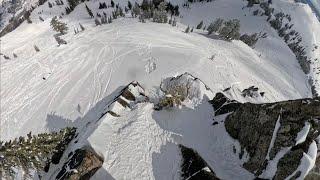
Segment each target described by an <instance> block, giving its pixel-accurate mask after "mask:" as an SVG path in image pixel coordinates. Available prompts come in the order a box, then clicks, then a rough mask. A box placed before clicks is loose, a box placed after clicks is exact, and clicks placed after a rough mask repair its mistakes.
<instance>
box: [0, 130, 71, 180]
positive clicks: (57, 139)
mask: <svg viewBox="0 0 320 180" xmlns="http://www.w3.org/2000/svg"><path fill="white" fill-rule="evenodd" d="M75 134H76V128H69V127H67V128H64V129H62V130H60V131H59V132H53V133H42V134H38V135H32V134H31V132H30V133H29V134H27V137H22V136H20V137H19V138H15V139H14V140H13V141H12V140H10V141H7V142H2V141H0V172H1V173H2V174H0V175H1V176H2V177H0V178H4V179H11V178H13V176H14V175H15V173H16V172H15V169H21V170H22V171H23V172H24V174H25V175H26V177H27V176H29V175H30V170H36V171H43V170H44V167H45V165H46V164H47V163H48V162H50V161H52V159H57V158H59V157H60V158H61V156H62V154H61V151H62V152H63V151H64V150H65V149H66V147H67V145H68V144H69V143H70V142H71V140H72V139H73V138H74V137H75ZM54 156H55V157H54Z"/></svg>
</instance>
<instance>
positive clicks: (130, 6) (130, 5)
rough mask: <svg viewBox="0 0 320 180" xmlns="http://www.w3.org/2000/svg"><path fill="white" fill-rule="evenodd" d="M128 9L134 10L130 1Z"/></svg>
mask: <svg viewBox="0 0 320 180" xmlns="http://www.w3.org/2000/svg"><path fill="white" fill-rule="evenodd" d="M128 8H129V9H130V10H131V9H132V4H131V2H130V1H128Z"/></svg>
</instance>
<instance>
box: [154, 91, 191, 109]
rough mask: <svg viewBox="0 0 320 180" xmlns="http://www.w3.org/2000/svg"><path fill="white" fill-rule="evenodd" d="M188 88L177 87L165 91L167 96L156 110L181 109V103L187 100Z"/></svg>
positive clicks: (161, 100)
mask: <svg viewBox="0 0 320 180" xmlns="http://www.w3.org/2000/svg"><path fill="white" fill-rule="evenodd" d="M186 89H187V87H185V86H182V85H176V86H174V87H171V88H170V89H168V90H167V91H165V92H164V93H165V96H164V97H163V98H161V99H160V101H159V103H158V104H157V105H156V109H158V110H161V109H164V108H173V107H180V106H181V103H182V102H183V101H184V100H185V99H186V98H187V96H188V94H187V92H188V91H187V90H186Z"/></svg>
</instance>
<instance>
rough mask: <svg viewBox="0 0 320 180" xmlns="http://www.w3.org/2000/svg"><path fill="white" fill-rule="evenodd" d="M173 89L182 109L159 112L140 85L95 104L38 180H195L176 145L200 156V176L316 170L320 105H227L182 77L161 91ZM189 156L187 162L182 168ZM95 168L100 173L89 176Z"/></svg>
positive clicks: (242, 176)
mask: <svg viewBox="0 0 320 180" xmlns="http://www.w3.org/2000/svg"><path fill="white" fill-rule="evenodd" d="M177 85H179V86H182V87H185V88H188V89H187V99H186V100H185V101H183V102H182V107H181V108H169V109H162V110H156V109H155V107H156V105H155V104H156V103H155V104H154V103H153V102H151V101H150V100H152V99H150V98H149V97H148V96H146V94H145V93H146V92H145V90H144V89H143V87H142V86H141V85H140V84H139V83H137V82H132V83H130V84H129V85H128V86H126V87H124V88H123V89H122V90H117V91H115V92H114V95H113V96H114V99H113V100H111V101H109V102H107V101H105V102H104V103H103V102H101V103H99V106H102V107H103V108H98V109H95V110H94V111H95V114H94V115H95V116H92V114H91V115H88V116H85V117H84V118H83V119H81V120H80V121H81V122H82V126H81V127H79V128H78V133H79V134H78V135H77V136H76V137H75V139H74V140H73V141H72V142H71V144H70V145H69V148H68V149H67V150H66V151H65V153H64V156H63V157H62V158H61V159H60V163H58V164H56V165H54V164H51V165H50V169H49V171H48V172H47V173H44V174H42V178H43V179H68V178H71V179H73V178H74V177H78V178H79V177H82V176H83V175H84V174H86V173H87V174H91V175H90V176H92V177H91V179H97V180H99V179H105V178H108V179H181V177H184V178H182V179H188V178H190V179H197V178H195V177H196V176H197V177H199V174H201V173H199V172H200V170H199V171H198V172H197V173H191V174H189V176H186V175H187V174H188V171H192V169H195V168H199V166H200V167H201V165H200V164H197V163H196V159H195V157H191V155H190V154H189V155H188V154H187V155H185V154H183V155H182V153H183V151H182V149H181V145H182V146H183V147H184V148H186V147H188V148H191V149H192V150H194V151H195V152H197V153H198V156H199V157H200V158H203V159H202V161H204V162H205V164H206V166H205V168H207V170H205V171H206V172H207V171H209V172H212V173H213V176H215V177H216V178H221V179H254V177H260V178H265V179H272V178H273V177H274V178H275V179H285V177H289V176H290V177H291V176H294V177H295V178H296V179H302V178H303V177H305V176H306V174H307V173H308V172H309V171H310V169H311V168H312V167H313V165H314V163H315V159H316V152H317V147H316V142H315V141H314V140H315V137H316V136H318V135H319V132H318V130H319V127H317V125H316V124H319V122H318V121H317V120H316V119H317V118H319V117H320V109H319V106H320V103H319V99H318V100H317V99H314V100H312V99H305V100H296V101H286V102H276V103H271V104H251V103H246V104H241V103H238V102H236V101H233V105H231V106H230V104H231V103H230V102H228V101H230V100H227V97H226V96H225V95H223V94H222V93H218V94H216V96H214V95H213V93H212V91H211V90H210V89H209V88H208V86H206V85H205V84H203V82H202V81H201V80H200V79H198V78H195V77H193V76H191V75H190V74H187V73H185V74H182V75H180V76H177V77H173V78H168V79H165V80H164V81H163V83H162V84H161V89H162V90H164V91H166V90H168V89H170V88H174V87H177ZM209 100H211V101H209ZM226 100H227V101H226ZM307 101H308V102H307ZM279 107H281V108H279ZM248 109H250V110H251V111H248ZM266 111H268V112H267V113H266ZM301 111H302V112H303V114H302V113H301V114H298V113H297V112H301ZM89 114H90V113H89ZM297 114H298V115H297ZM300 115H301V116H300ZM309 116H310V117H311V118H310V117H309ZM258 117H259V118H258ZM263 120H266V121H263ZM293 122H294V123H293ZM249 124H251V125H249ZM312 124H313V125H312ZM288 126H289V127H290V128H289V129H288ZM262 127H263V128H262ZM257 139H258V140H257ZM88 147H90V148H88ZM79 149H80V150H85V151H88V150H89V149H93V151H94V153H95V154H97V156H100V157H102V159H103V163H101V162H100V161H97V160H96V158H91V159H89V160H87V161H86V160H83V158H82V157H83V156H84V155H81V154H79V153H78V152H79ZM180 150H181V152H180ZM89 151H92V150H89ZM247 152H248V153H247ZM188 157H191V159H190V161H191V163H190V165H189V167H184V166H185V164H184V163H186V162H185V161H186V158H188ZM199 157H198V158H199ZM75 159H77V160H76V161H75ZM300 160H301V163H300ZM83 161H85V162H83ZM287 163H291V164H290V166H289V167H288V166H287V165H286V164H287ZM96 165H98V167H99V169H98V170H95V171H94V173H93V174H92V170H91V167H96ZM100 167H101V168H100ZM89 172H90V173H89ZM202 175H203V174H202ZM200 176H201V175H200ZM205 179H207V178H205ZM208 179H215V178H208Z"/></svg>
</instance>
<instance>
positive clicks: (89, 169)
mask: <svg viewBox="0 0 320 180" xmlns="http://www.w3.org/2000/svg"><path fill="white" fill-rule="evenodd" d="M102 163H103V158H102V157H100V156H98V155H97V154H96V153H95V152H94V151H93V150H92V149H90V148H82V149H77V150H76V151H75V152H74V153H73V155H71V157H70V158H69V159H68V161H67V162H66V163H65V164H64V165H63V167H62V169H61V170H60V172H59V173H58V175H57V176H56V179H71V180H78V179H83V180H84V179H90V177H91V176H93V174H94V173H95V172H96V171H97V170H98V169H99V168H100V167H101V166H102Z"/></svg>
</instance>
